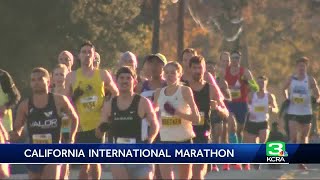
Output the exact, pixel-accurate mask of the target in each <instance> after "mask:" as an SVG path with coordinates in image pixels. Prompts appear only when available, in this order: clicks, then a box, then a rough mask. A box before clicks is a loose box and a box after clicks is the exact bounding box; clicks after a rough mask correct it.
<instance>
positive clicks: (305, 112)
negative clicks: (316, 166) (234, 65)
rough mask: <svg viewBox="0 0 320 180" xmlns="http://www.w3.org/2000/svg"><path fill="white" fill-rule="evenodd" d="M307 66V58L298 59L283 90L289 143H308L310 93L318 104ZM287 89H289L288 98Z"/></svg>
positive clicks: (302, 166)
mask: <svg viewBox="0 0 320 180" xmlns="http://www.w3.org/2000/svg"><path fill="white" fill-rule="evenodd" d="M308 64H309V59H308V58H307V57H301V58H299V59H298V60H297V61H296V71H295V73H294V74H293V75H292V76H290V77H289V78H288V80H287V81H286V83H285V85H284V88H283V93H284V95H285V98H286V99H288V100H289V102H290V103H289V107H288V110H287V118H288V121H289V132H290V133H289V134H290V142H291V143H309V140H308V137H309V133H310V127H311V120H312V105H311V91H312V94H313V96H314V97H315V99H316V102H320V100H319V88H318V84H317V81H316V80H315V79H314V78H313V77H312V76H310V75H309V74H308V73H307V66H308ZM287 89H289V96H288V95H287ZM299 132H300V133H299ZM298 134H299V135H300V137H299V138H298V137H297V136H298ZM298 140H300V142H299V141H298ZM299 169H307V167H306V166H305V165H304V164H299Z"/></svg>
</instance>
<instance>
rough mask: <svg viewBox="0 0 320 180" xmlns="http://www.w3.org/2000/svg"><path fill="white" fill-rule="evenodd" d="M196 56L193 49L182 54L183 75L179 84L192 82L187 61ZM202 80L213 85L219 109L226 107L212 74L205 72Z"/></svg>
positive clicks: (188, 49)
mask: <svg viewBox="0 0 320 180" xmlns="http://www.w3.org/2000/svg"><path fill="white" fill-rule="evenodd" d="M196 55H198V53H197V51H196V50H195V49H192V48H187V49H185V50H184V51H183V52H182V63H183V70H184V71H183V75H182V77H181V82H184V83H186V82H188V81H192V74H191V70H190V67H189V61H190V59H191V58H192V57H193V56H196ZM204 80H205V81H206V82H208V83H210V84H212V85H213V87H214V91H215V93H216V94H218V95H219V101H218V106H221V107H226V106H225V104H224V102H223V100H224V96H223V94H222V92H221V90H220V88H219V87H218V85H217V83H216V81H215V79H214V77H213V76H212V74H210V73H209V72H207V71H206V72H205V73H204Z"/></svg>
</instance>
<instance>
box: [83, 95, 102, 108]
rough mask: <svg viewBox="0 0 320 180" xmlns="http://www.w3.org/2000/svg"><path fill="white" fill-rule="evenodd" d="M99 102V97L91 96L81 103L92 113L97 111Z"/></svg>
mask: <svg viewBox="0 0 320 180" xmlns="http://www.w3.org/2000/svg"><path fill="white" fill-rule="evenodd" d="M97 101H98V97H97V96H89V97H85V98H81V99H80V103H81V104H82V106H83V107H84V108H85V109H86V110H87V111H91V110H93V109H95V107H96V104H97Z"/></svg>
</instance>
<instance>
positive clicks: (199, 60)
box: [189, 55, 205, 68]
mask: <svg viewBox="0 0 320 180" xmlns="http://www.w3.org/2000/svg"><path fill="white" fill-rule="evenodd" d="M202 63H203V64H204V65H205V60H204V57H203V56H200V55H199V56H193V57H192V58H191V59H190V61H189V68H190V67H191V66H192V64H202Z"/></svg>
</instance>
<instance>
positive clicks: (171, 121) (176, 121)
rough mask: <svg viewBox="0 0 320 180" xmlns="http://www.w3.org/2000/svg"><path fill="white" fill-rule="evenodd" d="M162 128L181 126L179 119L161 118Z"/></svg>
mask: <svg viewBox="0 0 320 180" xmlns="http://www.w3.org/2000/svg"><path fill="white" fill-rule="evenodd" d="M162 125H163V126H178V125H181V118H178V117H162Z"/></svg>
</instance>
